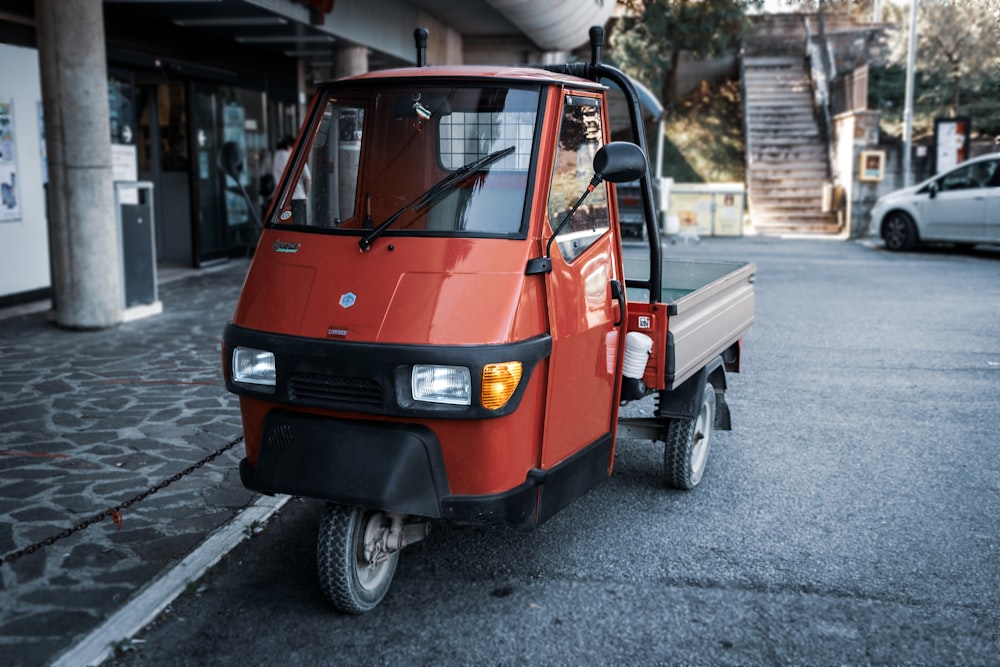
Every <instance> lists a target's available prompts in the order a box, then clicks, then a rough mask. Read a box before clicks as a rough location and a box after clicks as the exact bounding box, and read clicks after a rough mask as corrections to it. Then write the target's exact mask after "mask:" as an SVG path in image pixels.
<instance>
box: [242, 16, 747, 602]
mask: <svg viewBox="0 0 1000 667" xmlns="http://www.w3.org/2000/svg"><path fill="white" fill-rule="evenodd" d="M416 35H417V66H416V67H413V68H406V69H400V70H391V71H379V72H372V73H369V74H365V75H362V76H358V77H352V78H348V79H343V80H339V81H334V82H332V83H329V84H322V85H320V86H318V88H317V91H316V94H315V97H314V98H313V100H312V103H311V106H310V108H309V112H308V116H307V118H306V120H305V122H304V123H303V127H302V130H301V133H300V134H299V136H298V139H297V141H296V145H295V148H294V151H293V155H292V158H291V159H290V161H289V164H288V166H287V168H286V171H285V174H284V176H283V178H282V179H281V181H280V183H279V184H278V190H277V192H276V196H275V200H274V203H273V204H272V206H271V208H270V211H269V212H268V215H267V219H266V220H265V224H264V229H263V232H262V234H261V238H260V241H259V243H258V245H257V249H256V252H255V254H254V257H253V261H252V263H251V265H250V269H249V273H248V275H247V277H246V282H245V285H244V288H243V292H242V294H241V296H240V298H239V302H238V304H237V306H236V310H235V313H234V315H233V319H232V322H231V323H230V324H229V325H228V326H227V327H226V329H225V334H224V343H223V360H224V361H223V365H224V373H225V379H226V387H227V388H228V389H229V391H232V392H234V393H236V394H238V395H239V401H240V409H241V413H242V418H243V427H244V435H245V447H246V457H245V458H244V459H243V461H242V462H241V464H240V475H241V479H242V482H243V484H244V485H245V486H246V487H248V488H250V489H254V490H257V491H259V492H262V493H266V494H291V495H296V496H302V497H308V498H316V499H322V500H325V501H328V506H327V511H326V514H325V516H324V518H323V520H322V522H321V525H320V527H319V545H318V554H317V560H318V569H319V581H320V585H321V588H322V590H323V592H324V594H325V596H326V597H327V599H328V600H329V601H330V603H331V604H332V605H333V606H334V607H335V608H336V609H338V610H340V611H342V612H346V613H362V612H366V611H369V610H371V609H372V608H374V607H375V606H376V605H378V604H379V602H380V601H381V600H382V599H383V597H384V596H385V594H386V591H387V590H388V588H389V584H390V582H391V580H392V577H393V574H394V572H395V569H396V563H397V560H398V558H399V552H400V550H401V549H403V548H404V547H405V546H407V545H409V544H412V543H414V542H417V541H418V540H421V539H423V538H424V537H425V536H426V535H427V534H428V531H429V528H430V526H431V524H432V523H433V522H437V521H450V522H457V523H470V522H471V523H477V522H505V523H507V524H510V525H512V526H515V527H517V528H519V529H524V530H530V529H532V528H534V527H535V526H538V525H539V524H541V523H542V522H543V521H545V520H546V519H548V518H550V517H551V516H552V515H553V514H555V513H556V512H557V511H559V510H560V509H561V508H563V507H565V506H566V505H567V504H568V503H570V502H572V501H573V500H574V499H576V498H578V497H579V496H580V495H582V494H583V493H585V492H586V491H587V490H588V489H589V488H591V487H592V486H594V485H595V484H598V483H600V482H602V481H604V480H606V479H607V478H608V476H609V475H610V474H611V471H612V468H613V464H614V456H615V440H616V437H617V438H632V439H647V440H652V441H662V442H664V443H665V455H664V478H665V482H666V484H668V485H670V486H672V487H676V488H685V489H687V488H693V487H694V486H695V485H697V484H698V482H699V480H700V479H701V475H702V472H703V470H704V469H705V463H706V457H707V455H708V451H709V445H710V443H711V437H712V432H713V429H720V428H721V429H729V428H730V415H729V410H728V407H727V404H726V400H725V391H726V388H727V380H726V373H727V371H738V370H739V364H740V353H741V345H742V337H743V335H744V333H745V332H746V331H747V330H748V329H749V328H750V326H751V323H752V321H753V303H754V292H753V276H754V265H753V264H752V263H749V262H746V263H740V262H696V261H679V260H663V259H662V258H661V254H660V251H661V246H660V240H661V237H660V232H659V225H658V224H657V217H656V208H655V206H654V202H653V189H652V187H651V181H650V174H649V169H648V165H647V161H646V157H645V150H646V146H645V138H644V134H643V128H642V120H641V111H640V108H639V102H638V98H637V96H636V93H635V90H634V87H633V86H632V83H631V81H630V80H629V79H628V78H627V77H626V76H625V75H623V74H622V73H621V72H620V71H619V70H617V69H615V68H613V67H609V66H606V65H603V64H602V63H601V62H600V51H601V41H602V39H603V36H602V32H601V30H600V29H599V28H595V29H592V31H591V42H592V58H591V62H589V63H578V64H570V65H557V66H551V65H550V66H544V67H527V66H525V67H481V66H463V67H429V66H426V65H425V64H424V62H423V60H424V53H425V51H424V46H425V45H426V32H422V31H419V30H418V31H417V33H416ZM604 82H611V83H613V84H615V85H616V86H617V87H618V88H620V89H621V90H622V91H623V93H624V95H625V99H626V101H627V102H628V105H627V108H628V110H629V115H630V123H631V125H632V128H633V130H634V136H635V137H636V139H635V141H634V142H620V141H619V142H614V141H610V133H609V119H608V116H607V109H608V104H607V92H608V86H607V85H606V83H604ZM307 166H308V169H309V171H310V173H311V181H312V183H311V188H310V189H309V192H308V197H307V199H306V200H305V201H296V200H294V199H293V198H292V197H293V193H294V191H295V186H296V183H297V182H298V181H299V179H300V178H301V176H302V174H303V172H304V171H305V170H306V168H307ZM637 179H638V180H639V182H640V184H641V187H642V194H643V199H644V201H643V209H644V211H645V214H646V221H647V230H646V231H647V233H646V235H645V237H646V240H647V242H648V253H643V257H642V259H641V260H633V261H627V262H626V261H623V255H622V240H621V231H620V227H619V225H618V221H619V218H618V216H619V214H618V208H617V205H616V199H615V186H614V184H615V183H624V182H630V181H635V180H637ZM651 395H652V396H655V398H654V399H651V400H650V401H647V402H646V404H648V405H649V410H648V412H649V413H650V414H649V415H648V416H644V417H639V418H630V419H625V418H620V417H619V407H620V406H621V405H623V404H625V403H626V402H629V401H635V400H639V399H643V398H645V397H647V396H651ZM644 405H645V404H644Z"/></svg>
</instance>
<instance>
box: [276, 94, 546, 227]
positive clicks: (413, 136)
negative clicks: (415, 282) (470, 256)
mask: <svg viewBox="0 0 1000 667" xmlns="http://www.w3.org/2000/svg"><path fill="white" fill-rule="evenodd" d="M390 85H391V84H390ZM538 105H539V92H538V90H537V89H529V88H508V87H492V88H482V87H462V86H457V85H456V86H441V85H437V86H420V87H415V86H414V85H413V84H412V83H408V84H407V85H402V84H400V85H399V86H398V87H387V86H384V85H383V86H381V87H379V88H377V89H375V88H370V87H369V88H358V89H356V90H346V89H339V88H332V89H331V90H330V92H329V93H328V94H327V97H326V98H325V99H324V100H323V102H322V106H321V109H322V111H321V113H320V116H319V122H318V124H317V125H316V127H315V131H314V132H312V133H311V135H310V136H309V137H308V138H307V141H309V144H308V152H307V153H306V155H307V156H308V158H307V160H306V162H305V163H304V164H303V163H302V161H301V160H299V161H298V163H297V164H293V165H292V166H291V167H290V172H291V175H292V176H293V183H289V184H288V186H286V187H283V188H281V189H280V190H279V192H281V193H283V194H282V195H280V196H282V199H281V200H280V201H279V205H278V206H276V207H275V209H274V217H273V218H272V219H271V220H270V222H271V223H272V224H277V225H280V226H295V227H297V228H305V229H314V230H336V231H347V232H352V233H356V234H360V235H362V237H363V239H365V241H364V243H370V242H371V241H372V240H374V238H375V237H376V236H379V235H382V234H386V235H391V234H397V235H414V234H418V235H419V234H423V235H461V236H484V235H485V236H503V237H510V236H517V235H521V234H523V233H524V231H525V230H524V229H523V225H522V222H523V221H524V219H525V202H526V194H527V189H528V174H529V168H530V166H531V156H532V155H533V153H534V150H533V149H534V146H533V141H534V137H535V134H536V132H535V130H536V127H535V126H536V122H537V119H538ZM362 247H364V244H363V246H362Z"/></svg>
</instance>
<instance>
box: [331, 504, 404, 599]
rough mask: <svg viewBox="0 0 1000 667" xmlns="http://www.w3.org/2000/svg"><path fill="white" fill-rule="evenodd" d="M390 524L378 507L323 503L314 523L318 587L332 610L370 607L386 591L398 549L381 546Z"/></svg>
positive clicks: (397, 560)
mask: <svg viewBox="0 0 1000 667" xmlns="http://www.w3.org/2000/svg"><path fill="white" fill-rule="evenodd" d="M389 526H390V521H389V518H388V517H387V516H386V515H385V514H383V513H382V512H378V511H374V510H368V509H364V508H361V507H346V506H344V505H337V504H333V503H331V504H330V505H328V506H327V510H326V513H325V514H324V515H323V520H322V521H321V522H320V526H319V540H318V543H317V545H316V563H317V567H318V574H319V584H320V589H322V591H323V595H324V596H325V597H326V599H327V601H328V602H329V603H330V604H331V605H332V606H333V608H334V609H336V610H337V611H339V612H341V613H344V614H363V613H365V612H369V611H371V610H372V609H374V608H375V607H377V606H378V604H379V603H380V602H382V599H383V598H384V597H385V594H386V593H387V592H388V591H389V585H390V584H391V583H392V577H393V575H394V574H395V573H396V564H397V563H398V562H399V551H389V550H387V549H386V547H385V538H386V535H387V534H388V532H389Z"/></svg>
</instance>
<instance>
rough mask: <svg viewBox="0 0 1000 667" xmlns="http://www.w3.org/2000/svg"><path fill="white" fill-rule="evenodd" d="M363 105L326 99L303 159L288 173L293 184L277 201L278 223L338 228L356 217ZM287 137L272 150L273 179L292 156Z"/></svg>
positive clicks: (289, 141)
mask: <svg viewBox="0 0 1000 667" xmlns="http://www.w3.org/2000/svg"><path fill="white" fill-rule="evenodd" d="M364 120H365V110H364V107H362V106H360V105H354V104H343V103H339V104H338V103H337V102H334V101H331V102H330V103H329V104H328V105H327V107H326V109H325V111H324V112H323V117H322V121H321V122H320V124H319V127H318V128H317V130H316V133H315V135H314V136H313V141H312V146H311V147H310V150H309V155H308V160H307V161H306V163H305V164H304V165H302V168H301V169H300V170H299V171H298V173H296V174H293V177H294V178H295V187H294V189H293V190H292V191H291V193H290V196H289V199H288V200H287V201H284V202H282V205H281V207H280V209H281V211H282V212H281V214H280V215H279V218H278V220H279V222H282V223H286V224H294V225H311V226H318V227H339V226H340V225H341V224H342V223H343V222H344V221H346V220H349V219H351V218H353V217H355V215H356V209H357V208H358V201H357V199H358V197H357V188H358V170H359V166H360V156H361V141H362V129H363V128H364ZM291 143H292V142H291V138H290V137H288V138H287V141H286V140H282V144H281V145H279V149H278V150H277V151H275V154H274V168H275V171H274V173H275V175H276V176H275V178H280V176H281V173H282V171H284V166H285V163H287V162H288V160H289V159H290V158H291V153H290V152H289V149H290V148H291Z"/></svg>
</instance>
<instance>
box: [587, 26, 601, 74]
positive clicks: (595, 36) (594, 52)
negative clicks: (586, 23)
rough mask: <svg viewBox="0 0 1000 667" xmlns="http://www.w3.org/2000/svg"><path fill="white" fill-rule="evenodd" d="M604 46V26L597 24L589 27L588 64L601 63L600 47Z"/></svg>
mask: <svg viewBox="0 0 1000 667" xmlns="http://www.w3.org/2000/svg"><path fill="white" fill-rule="evenodd" d="M603 46H604V28H602V27H601V26H599V25H595V26H592V27H591V28H590V64H591V66H592V67H597V66H598V65H600V64H601V48H602V47H603Z"/></svg>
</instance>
